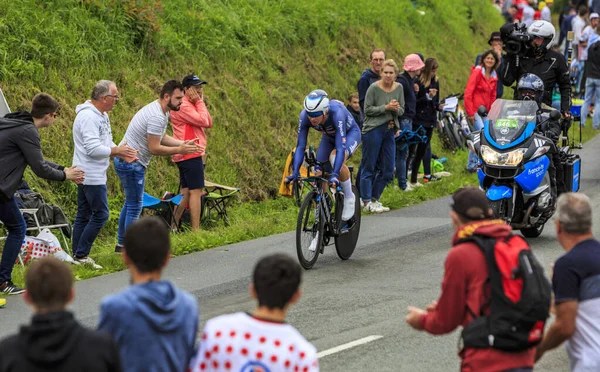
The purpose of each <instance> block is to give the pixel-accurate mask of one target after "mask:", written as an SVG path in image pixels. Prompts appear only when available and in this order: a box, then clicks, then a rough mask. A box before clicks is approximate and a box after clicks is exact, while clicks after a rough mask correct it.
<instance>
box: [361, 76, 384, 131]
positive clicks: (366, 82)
mask: <svg viewBox="0 0 600 372" xmlns="http://www.w3.org/2000/svg"><path fill="white" fill-rule="evenodd" d="M379 79H381V77H380V76H379V75H377V74H376V73H375V72H373V70H371V69H370V68H368V69H366V70H364V71H363V73H362V75H360V79H358V83H357V84H356V88H357V90H358V103H359V104H360V112H361V114H362V119H363V120H364V117H365V97H366V96H367V89H369V87H370V86H371V84H373V83H374V82H376V81H378V80H379Z"/></svg>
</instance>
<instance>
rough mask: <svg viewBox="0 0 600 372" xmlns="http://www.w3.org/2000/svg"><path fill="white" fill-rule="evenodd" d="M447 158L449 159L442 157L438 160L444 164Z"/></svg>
mask: <svg viewBox="0 0 600 372" xmlns="http://www.w3.org/2000/svg"><path fill="white" fill-rule="evenodd" d="M447 160H448V159H446V158H441V159H438V160H437V161H439V162H440V163H442V164H446V161H447Z"/></svg>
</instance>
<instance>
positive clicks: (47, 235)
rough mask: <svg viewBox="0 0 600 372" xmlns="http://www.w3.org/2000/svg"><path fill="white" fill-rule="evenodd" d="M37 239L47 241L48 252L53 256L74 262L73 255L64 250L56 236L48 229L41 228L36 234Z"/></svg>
mask: <svg viewBox="0 0 600 372" xmlns="http://www.w3.org/2000/svg"><path fill="white" fill-rule="evenodd" d="M37 237H38V239H43V240H45V241H47V242H48V245H49V247H50V253H51V254H52V255H54V257H55V258H58V259H59V260H61V261H64V262H69V263H74V262H75V260H73V257H71V256H70V255H69V254H67V252H65V251H64V250H63V249H62V247H61V246H60V242H59V241H58V238H57V237H56V236H55V235H54V234H52V232H51V231H50V230H49V229H43V230H42V232H41V233H40V234H39V235H38V236H37Z"/></svg>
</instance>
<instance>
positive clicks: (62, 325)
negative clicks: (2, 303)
mask: <svg viewBox="0 0 600 372" xmlns="http://www.w3.org/2000/svg"><path fill="white" fill-rule="evenodd" d="M25 283H26V287H27V292H26V293H25V302H26V303H27V304H28V305H29V306H31V307H32V308H33V311H34V314H33V317H32V318H31V324H30V325H25V326H21V330H20V331H19V333H18V334H16V335H13V336H9V337H8V338H6V339H4V340H3V341H2V342H0V350H2V352H1V353H0V372H27V371H86V372H104V371H106V372H117V371H121V362H120V358H119V351H118V350H117V346H116V345H115V342H114V341H113V340H112V339H111V338H110V337H109V336H108V335H107V334H104V333H102V332H97V331H92V330H89V329H87V328H85V327H82V326H81V325H80V324H79V323H78V322H77V321H76V320H75V318H74V317H73V314H72V313H71V312H69V311H67V310H66V308H67V304H68V303H69V302H71V301H72V300H73V298H74V297H75V291H74V289H73V273H72V272H71V268H70V267H69V266H68V265H66V264H65V263H63V262H61V261H59V260H57V259H56V258H53V257H44V258H42V259H39V260H35V261H34V262H33V263H32V264H31V267H30V268H29V270H27V273H26V274H25Z"/></svg>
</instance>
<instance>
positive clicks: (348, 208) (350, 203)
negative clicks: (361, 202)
mask: <svg viewBox="0 0 600 372" xmlns="http://www.w3.org/2000/svg"><path fill="white" fill-rule="evenodd" d="M355 204H356V199H355V198H354V195H353V196H352V197H351V198H344V209H342V221H348V220H349V219H351V218H352V216H354V205H355Z"/></svg>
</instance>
